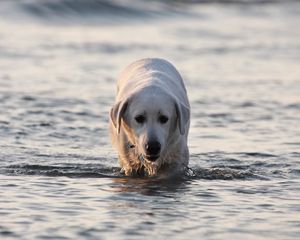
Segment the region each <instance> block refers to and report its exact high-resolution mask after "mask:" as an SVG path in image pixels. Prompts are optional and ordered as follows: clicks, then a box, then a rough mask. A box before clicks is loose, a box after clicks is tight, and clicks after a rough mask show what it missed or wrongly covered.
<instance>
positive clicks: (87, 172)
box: [0, 164, 267, 180]
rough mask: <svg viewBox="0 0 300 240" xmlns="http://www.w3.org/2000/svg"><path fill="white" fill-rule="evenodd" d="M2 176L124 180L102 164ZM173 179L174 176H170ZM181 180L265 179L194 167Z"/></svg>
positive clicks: (7, 171)
mask: <svg viewBox="0 0 300 240" xmlns="http://www.w3.org/2000/svg"><path fill="white" fill-rule="evenodd" d="M0 173H1V174H4V175H13V176H20V175H36V176H48V177H70V178H124V177H125V176H124V175H123V174H121V173H120V169H119V168H118V167H108V166H105V165H103V164H69V165H62V166H59V165H38V164H14V165H8V166H6V167H2V169H1V170H0ZM172 177H174V176H172ZM175 178H180V179H182V180H195V179H199V180H201V179H203V180H251V179H267V178H266V177H264V176H262V175H259V174H257V173H255V171H253V169H235V168H234V167H233V168H230V167H228V166H227V167H226V168H224V167H222V166H220V167H210V168H201V167H198V166H194V167H192V168H188V169H187V171H186V172H185V174H183V175H180V176H175Z"/></svg>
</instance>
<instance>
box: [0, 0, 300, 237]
mask: <svg viewBox="0 0 300 240" xmlns="http://www.w3.org/2000/svg"><path fill="white" fill-rule="evenodd" d="M129 2H130V3H129ZM188 2H194V3H188ZM200 2H201V3H200ZM204 2H207V1H151V4H150V3H149V2H148V1H147V2H146V1H141V0H136V1H118V0H117V1H104V0H103V1H102V0H97V1H96V0H88V1H69V0H63V1H48V0H47V1H41V0H30V1H2V2H0V18H1V21H0V56H1V57H0V149H1V151H0V180H1V181H0V218H1V222H0V238H1V239H2V238H10V239H20V238H21V239H22V238H28V239H49V238H53V239H78V238H79V239H81V238H88V239H100V238H101V239H124V238H125V239H140V238H148V239H153V238H160V239H166V238H170V237H172V238H175V239H196V238H197V239H198V238H205V239H242V238H243V239H272V240H273V239H280V240H281V239H298V238H299V235H300V232H299V225H300V219H299V214H298V213H299V201H300V189H299V187H298V186H299V185H300V184H299V176H300V162H299V157H300V152H299V146H300V138H299V136H300V129H299V122H300V117H299V116H300V97H299V96H300V94H299V93H300V92H299V89H300V81H299V76H300V68H299V60H300V58H299V56H300V50H299V49H300V48H299V46H300V42H299V39H300V32H299V30H298V29H299V27H298V25H299V24H298V23H299V16H300V15H299V3H298V2H297V1H256V0H253V1H247V0H245V1H242V0H241V1H225V0H224V1H221V0H220V1H213V2H214V3H210V4H208V3H204ZM210 2H211V1H210ZM143 57H163V58H166V59H168V60H170V61H171V62H173V63H174V65H176V66H177V68H178V69H179V70H180V72H181V73H182V75H183V77H184V80H185V82H186V86H187V90H188V94H189V98H190V102H191V107H192V122H191V131H190V136H189V146H190V153H191V154H190V166H189V167H190V169H189V170H188V171H187V172H186V174H185V175H184V176H178V177H176V178H171V179H157V178H150V179H149V178H129V177H125V176H123V175H122V174H120V173H119V166H118V160H117V153H116V152H114V150H113V149H112V146H111V144H110V142H109V137H108V131H107V127H108V111H109V108H110V106H111V105H112V103H113V101H114V96H115V90H116V89H115V88H116V77H117V76H118V74H119V73H120V71H121V69H122V68H123V67H124V66H126V65H127V64H128V63H130V62H132V61H133V60H136V59H138V58H143ZM278 226H280V227H278Z"/></svg>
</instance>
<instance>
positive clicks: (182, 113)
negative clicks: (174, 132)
mask: <svg viewBox="0 0 300 240" xmlns="http://www.w3.org/2000/svg"><path fill="white" fill-rule="evenodd" d="M175 110H176V114H177V123H178V127H179V131H180V134H181V135H184V133H185V126H186V124H187V123H188V121H189V119H190V108H189V107H188V106H186V105H184V104H183V103H180V102H178V101H176V102H175Z"/></svg>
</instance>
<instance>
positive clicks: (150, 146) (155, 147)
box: [145, 141, 161, 155]
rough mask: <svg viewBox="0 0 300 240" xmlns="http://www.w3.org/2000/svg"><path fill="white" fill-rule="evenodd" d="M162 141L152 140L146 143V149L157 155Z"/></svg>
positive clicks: (149, 152)
mask: <svg viewBox="0 0 300 240" xmlns="http://www.w3.org/2000/svg"><path fill="white" fill-rule="evenodd" d="M160 147H161V145H160V143H159V142H158V141H150V142H148V143H146V145H145V149H146V151H147V154H149V155H157V154H159V152H160Z"/></svg>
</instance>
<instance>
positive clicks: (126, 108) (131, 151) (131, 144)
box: [109, 58, 190, 176]
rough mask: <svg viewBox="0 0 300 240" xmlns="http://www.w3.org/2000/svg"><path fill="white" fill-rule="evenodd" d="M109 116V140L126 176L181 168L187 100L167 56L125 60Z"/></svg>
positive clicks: (185, 151)
mask: <svg viewBox="0 0 300 240" xmlns="http://www.w3.org/2000/svg"><path fill="white" fill-rule="evenodd" d="M109 118H110V120H109V129H110V136H111V140H112V144H113V145H114V146H115V147H116V149H117V150H118V154H119V163H120V165H121V168H122V169H121V171H122V172H123V173H125V175H126V176H135V175H138V176H157V175H160V174H171V173H175V172H179V171H183V170H184V169H186V168H187V166H188V162H189V149H188V146H187V142H188V132H189V127H190V104H189V100H188V96H187V92H186V88H185V86H184V83H183V80H182V78H181V76H180V74H179V72H178V71H177V70H176V68H175V67H174V66H173V65H172V64H171V63H170V62H168V61H166V60H164V59H159V58H146V59H141V60H138V61H135V62H133V63H132V64H130V65H129V66H127V67H126V68H125V69H124V70H123V72H122V73H121V75H120V77H119V80H118V86H117V96H116V102H115V104H114V106H113V107H112V108H111V110H110V116H109Z"/></svg>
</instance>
